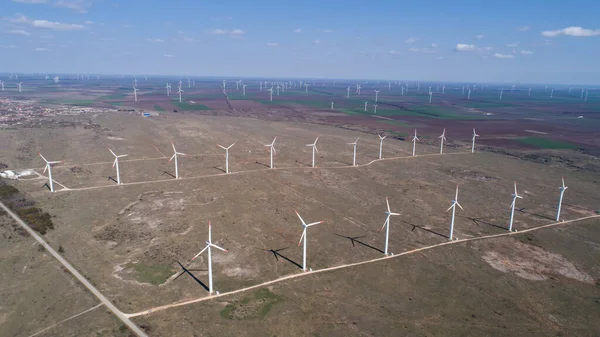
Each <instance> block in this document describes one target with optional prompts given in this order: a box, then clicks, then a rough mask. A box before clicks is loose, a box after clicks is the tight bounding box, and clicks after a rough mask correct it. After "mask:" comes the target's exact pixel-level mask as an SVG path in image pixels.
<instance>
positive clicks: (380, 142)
mask: <svg viewBox="0 0 600 337" xmlns="http://www.w3.org/2000/svg"><path fill="white" fill-rule="evenodd" d="M377 136H379V159H383V157H382V156H381V154H382V151H383V140H384V139H385V137H387V136H383V137H381V135H379V134H378V135H377Z"/></svg>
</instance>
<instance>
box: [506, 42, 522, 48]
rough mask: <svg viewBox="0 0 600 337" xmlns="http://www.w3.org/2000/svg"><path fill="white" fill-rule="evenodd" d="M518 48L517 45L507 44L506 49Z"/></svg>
mask: <svg viewBox="0 0 600 337" xmlns="http://www.w3.org/2000/svg"><path fill="white" fill-rule="evenodd" d="M518 46H519V44H518V43H507V44H506V48H517V47H518Z"/></svg>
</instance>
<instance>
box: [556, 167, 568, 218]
mask: <svg viewBox="0 0 600 337" xmlns="http://www.w3.org/2000/svg"><path fill="white" fill-rule="evenodd" d="M567 188H568V187H567V186H565V177H563V178H562V186H561V187H560V198H559V199H558V210H557V211H556V221H560V208H561V206H562V200H563V195H564V194H565V191H566V190H567Z"/></svg>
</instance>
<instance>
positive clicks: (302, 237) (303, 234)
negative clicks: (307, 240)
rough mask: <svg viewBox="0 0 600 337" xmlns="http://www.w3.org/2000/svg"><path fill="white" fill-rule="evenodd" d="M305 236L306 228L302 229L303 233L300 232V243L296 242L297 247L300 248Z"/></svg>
mask: <svg viewBox="0 0 600 337" xmlns="http://www.w3.org/2000/svg"><path fill="white" fill-rule="evenodd" d="M305 235H306V228H304V231H302V236H301V237H300V241H298V246H300V244H301V243H302V239H304V236H305Z"/></svg>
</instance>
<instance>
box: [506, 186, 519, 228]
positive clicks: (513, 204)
mask: <svg viewBox="0 0 600 337" xmlns="http://www.w3.org/2000/svg"><path fill="white" fill-rule="evenodd" d="M512 197H513V200H512V203H511V204H510V223H509V225H508V231H509V232H512V227H513V220H514V218H515V207H516V203H517V199H523V197H522V196H520V195H519V194H518V193H517V182H516V181H515V193H514V194H513V195H512Z"/></svg>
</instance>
